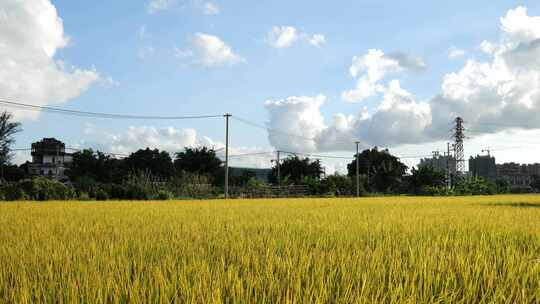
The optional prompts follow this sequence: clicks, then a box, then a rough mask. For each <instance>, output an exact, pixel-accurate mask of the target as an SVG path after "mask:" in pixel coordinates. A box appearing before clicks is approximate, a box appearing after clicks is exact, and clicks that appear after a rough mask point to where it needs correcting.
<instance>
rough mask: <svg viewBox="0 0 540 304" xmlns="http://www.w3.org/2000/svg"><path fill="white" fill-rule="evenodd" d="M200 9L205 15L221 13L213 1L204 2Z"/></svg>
mask: <svg viewBox="0 0 540 304" xmlns="http://www.w3.org/2000/svg"><path fill="white" fill-rule="evenodd" d="M202 9H203V13H204V14H205V15H219V13H221V9H220V8H219V5H217V4H216V3H213V2H206V3H204V5H203V7H202Z"/></svg>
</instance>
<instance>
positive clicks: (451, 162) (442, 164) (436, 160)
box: [418, 154, 456, 175]
mask: <svg viewBox="0 0 540 304" xmlns="http://www.w3.org/2000/svg"><path fill="white" fill-rule="evenodd" d="M428 166H431V167H433V168H435V169H437V170H439V171H442V172H446V170H447V168H450V174H452V175H453V174H455V173H456V159H455V158H454V157H453V156H446V155H445V156H442V155H440V154H435V155H434V156H433V157H431V158H423V159H421V160H420V163H419V164H418V168H422V167H428Z"/></svg>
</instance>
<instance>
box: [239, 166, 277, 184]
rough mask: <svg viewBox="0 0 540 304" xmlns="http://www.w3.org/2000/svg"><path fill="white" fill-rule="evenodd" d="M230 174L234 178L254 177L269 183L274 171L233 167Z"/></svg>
mask: <svg viewBox="0 0 540 304" xmlns="http://www.w3.org/2000/svg"><path fill="white" fill-rule="evenodd" d="M229 172H230V174H231V176H232V177H241V176H252V177H253V178H255V179H256V180H259V181H261V182H265V183H267V182H268V177H269V176H270V175H271V174H272V169H260V168H235V167H231V168H229Z"/></svg>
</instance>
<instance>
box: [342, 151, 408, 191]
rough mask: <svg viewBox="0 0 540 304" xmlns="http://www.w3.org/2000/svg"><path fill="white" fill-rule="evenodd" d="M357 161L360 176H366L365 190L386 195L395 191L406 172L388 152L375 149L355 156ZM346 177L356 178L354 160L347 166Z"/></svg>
mask: <svg viewBox="0 0 540 304" xmlns="http://www.w3.org/2000/svg"><path fill="white" fill-rule="evenodd" d="M356 157H357V158H358V160H359V165H360V166H359V169H360V170H359V171H360V174H362V175H364V176H366V180H368V181H369V182H367V185H366V187H365V188H366V189H367V190H368V191H377V192H383V193H388V192H392V191H395V190H396V189H397V188H398V187H399V186H400V184H401V183H402V179H403V176H404V175H405V173H406V172H407V166H406V165H405V164H403V163H402V162H400V161H399V159H398V158H397V157H395V156H393V155H391V154H390V152H389V151H388V150H381V151H379V149H378V148H377V147H375V148H373V149H371V150H370V149H367V150H364V151H362V153H360V154H358V155H357V156H356ZM347 171H348V175H349V176H350V177H355V176H356V158H355V160H353V161H352V162H351V163H350V164H348V165H347Z"/></svg>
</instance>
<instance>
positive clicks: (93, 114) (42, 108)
mask: <svg viewBox="0 0 540 304" xmlns="http://www.w3.org/2000/svg"><path fill="white" fill-rule="evenodd" d="M0 104H2V105H4V106H7V107H12V108H17V109H21V110H28V111H36V112H46V113H54V114H62V115H70V116H79V117H90V118H107V119H135V120H184V119H204V118H221V117H223V115H188V116H148V115H131V114H111V113H100V112H87V111H79V110H68V109H62V108H55V107H48V106H37V105H32V104H26V103H21V102H15V101H10V100H6V99H0Z"/></svg>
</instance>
